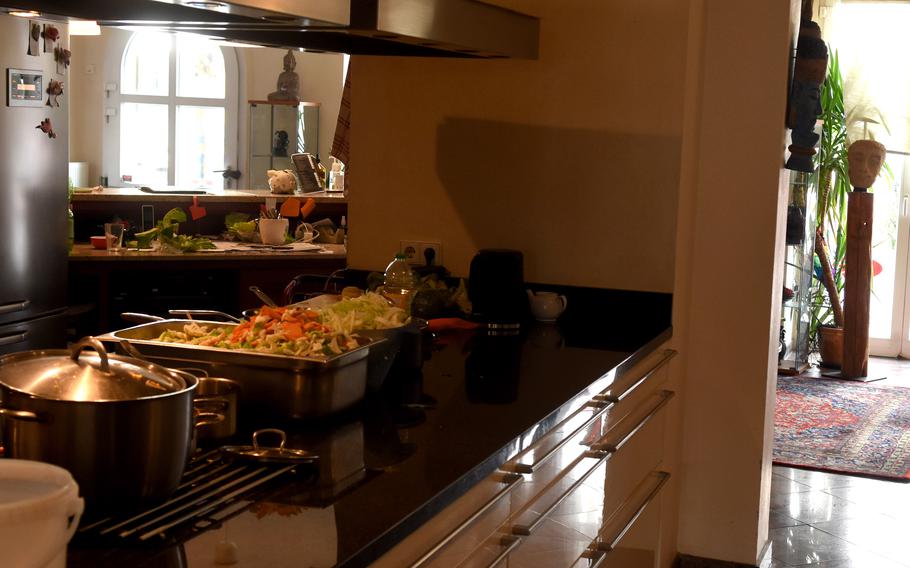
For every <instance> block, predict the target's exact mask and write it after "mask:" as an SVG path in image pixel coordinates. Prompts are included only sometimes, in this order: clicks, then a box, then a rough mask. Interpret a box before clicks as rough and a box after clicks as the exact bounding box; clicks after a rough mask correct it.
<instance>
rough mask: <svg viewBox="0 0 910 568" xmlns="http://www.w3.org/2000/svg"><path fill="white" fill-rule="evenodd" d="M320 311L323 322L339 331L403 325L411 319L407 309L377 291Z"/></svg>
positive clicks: (330, 305) (351, 331) (345, 300)
mask: <svg viewBox="0 0 910 568" xmlns="http://www.w3.org/2000/svg"><path fill="white" fill-rule="evenodd" d="M318 311H320V312H321V318H320V321H321V322H322V324H323V325H325V326H326V327H328V328H329V329H331V330H333V331H335V332H338V333H353V332H354V331H356V330H358V329H389V328H392V327H401V326H403V325H404V324H406V323H408V321H409V317H408V313H407V312H406V311H404V310H403V309H401V308H398V307H395V306H392V305H390V304H389V301H388V300H386V299H385V298H384V297H382V295H380V294H377V293H375V292H367V293H365V294H363V295H362V296H358V297H357V298H347V299H344V300H341V301H340V302H336V303H334V304H329V305H327V306H325V307H324V308H322V309H321V310H318Z"/></svg>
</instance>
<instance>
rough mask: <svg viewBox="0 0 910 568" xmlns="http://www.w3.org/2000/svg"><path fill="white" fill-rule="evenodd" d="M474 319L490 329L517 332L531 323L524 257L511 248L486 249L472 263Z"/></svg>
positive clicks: (470, 294) (470, 286)
mask: <svg viewBox="0 0 910 568" xmlns="http://www.w3.org/2000/svg"><path fill="white" fill-rule="evenodd" d="M468 297H469V298H470V300H471V306H472V308H471V312H472V313H471V319H473V320H474V321H478V322H483V323H486V324H488V325H487V328H488V329H489V330H491V331H492V330H517V329H518V328H519V327H520V325H521V322H523V321H525V320H527V316H528V297H527V294H526V293H525V286H524V256H523V255H522V253H521V251H517V250H510V249H482V250H480V251H478V252H477V254H476V255H474V258H473V259H472V260H471V272H470V275H469V277H468Z"/></svg>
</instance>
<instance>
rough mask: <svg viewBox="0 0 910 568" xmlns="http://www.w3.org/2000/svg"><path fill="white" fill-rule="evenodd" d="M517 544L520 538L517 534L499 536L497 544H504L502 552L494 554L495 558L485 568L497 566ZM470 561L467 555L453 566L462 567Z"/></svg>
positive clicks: (519, 542)
mask: <svg viewBox="0 0 910 568" xmlns="http://www.w3.org/2000/svg"><path fill="white" fill-rule="evenodd" d="M519 544H521V539H520V538H518V537H517V536H512V535H505V536H503V537H501V538H500V539H499V546H504V547H505V549H504V550H503V551H502V552H500V553H499V554H498V555H497V556H496V558H494V559H493V561H492V562H490V563H489V564H487V568H493V567H494V566H497V565H498V564H499V563H500V562H502V561H503V560H505V558H506V557H507V556H508V555H510V554H512V551H513V550H515V549H516V548H517V547H518V545H519ZM470 561H471V557H470V556H469V557H468V558H465V559H464V560H463V561H462V562H460V563H459V564H458V566H456V567H455V568H462V566H464V565H465V563H467V562H470Z"/></svg>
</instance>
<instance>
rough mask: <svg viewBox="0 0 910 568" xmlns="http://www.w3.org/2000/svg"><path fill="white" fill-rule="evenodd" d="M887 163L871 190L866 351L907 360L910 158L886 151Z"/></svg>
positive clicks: (909, 333) (909, 345) (909, 349)
mask: <svg viewBox="0 0 910 568" xmlns="http://www.w3.org/2000/svg"><path fill="white" fill-rule="evenodd" d="M887 164H888V166H889V167H890V169H891V174H892V175H891V176H888V175H886V172H884V171H883V172H882V175H881V176H879V178H878V180H877V181H876V182H875V185H874V186H873V191H874V193H875V205H874V217H873V220H872V271H873V276H872V296H871V298H870V314H869V347H870V353H871V354H872V355H879V356H885V357H897V356H898V355H902V356H910V289H908V288H910V287H908V279H907V275H908V274H907V273H908V270H907V268H908V264H910V238H908V237H910V225H908V221H910V211H908V208H910V172H908V167H910V159H908V157H907V156H905V155H903V154H897V153H894V152H889V153H888V157H887ZM889 177H890V179H889Z"/></svg>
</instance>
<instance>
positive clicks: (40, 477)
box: [0, 459, 85, 568]
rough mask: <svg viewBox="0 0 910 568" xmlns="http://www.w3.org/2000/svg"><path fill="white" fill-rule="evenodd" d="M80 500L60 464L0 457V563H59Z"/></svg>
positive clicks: (52, 567) (50, 567)
mask: <svg viewBox="0 0 910 568" xmlns="http://www.w3.org/2000/svg"><path fill="white" fill-rule="evenodd" d="M84 506H85V504H84V502H83V501H82V499H81V498H80V497H79V486H78V485H77V484H76V482H75V480H73V476H72V475H70V473H69V472H68V471H66V470H65V469H63V468H62V467H57V466H55V465H51V464H47V463H42V462H37V461H29V460H17V459H0V551H2V553H0V557H2V561H0V564H2V565H3V566H40V567H46V568H63V567H64V566H65V565H66V544H67V543H68V542H69V540H70V538H72V536H73V534H74V533H75V532H76V527H77V526H79V518H80V517H81V516H82V510H83V508H84Z"/></svg>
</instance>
